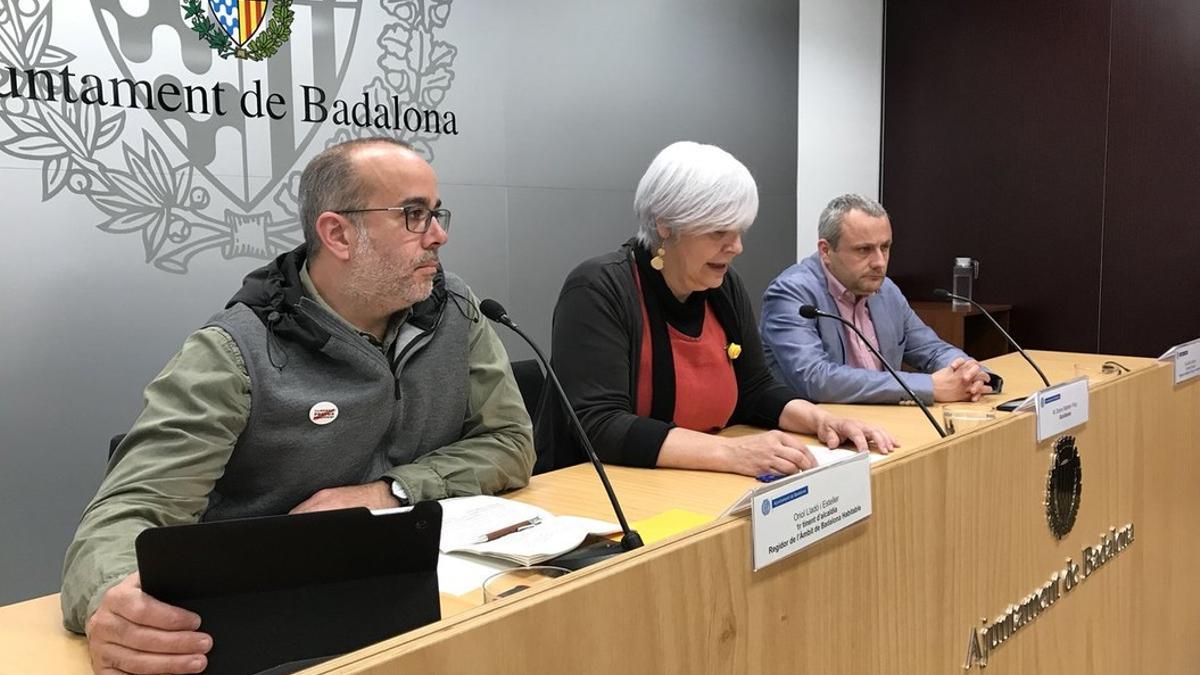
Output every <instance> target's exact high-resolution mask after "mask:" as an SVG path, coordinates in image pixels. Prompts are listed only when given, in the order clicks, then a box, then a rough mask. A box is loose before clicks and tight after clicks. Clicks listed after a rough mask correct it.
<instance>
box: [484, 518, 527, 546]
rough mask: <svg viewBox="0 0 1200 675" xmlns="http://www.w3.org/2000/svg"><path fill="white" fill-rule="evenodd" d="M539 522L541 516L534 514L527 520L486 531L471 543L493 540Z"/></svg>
mask: <svg viewBox="0 0 1200 675" xmlns="http://www.w3.org/2000/svg"><path fill="white" fill-rule="evenodd" d="M540 522H542V519H541V517H539V516H535V517H533V518H530V519H529V520H522V521H521V522H519V523H513V524H512V525H509V526H508V527H502V528H500V529H498V530H496V531H495V532H488V533H487V534H485V535H483V536H482V537H479V538H478V539H476V540H475V541H473V542H471V543H472V544H486V543H487V542H489V541H495V540H497V539H499V538H500V537H503V536H506V535H510V534H512V533H513V532H520V531H521V530H528V529H529V528H531V527H533V526H534V525H537V524H538V523H540Z"/></svg>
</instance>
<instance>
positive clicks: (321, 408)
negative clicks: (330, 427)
mask: <svg viewBox="0 0 1200 675" xmlns="http://www.w3.org/2000/svg"><path fill="white" fill-rule="evenodd" d="M337 416H338V407H337V406H336V405H334V404H332V403H330V402H329V401H321V402H320V403H318V404H316V405H314V406H313V407H312V408H309V410H308V419H309V420H311V421H312V423H313V424H317V425H325V424H329V423H330V422H332V421H334V420H336V419H337Z"/></svg>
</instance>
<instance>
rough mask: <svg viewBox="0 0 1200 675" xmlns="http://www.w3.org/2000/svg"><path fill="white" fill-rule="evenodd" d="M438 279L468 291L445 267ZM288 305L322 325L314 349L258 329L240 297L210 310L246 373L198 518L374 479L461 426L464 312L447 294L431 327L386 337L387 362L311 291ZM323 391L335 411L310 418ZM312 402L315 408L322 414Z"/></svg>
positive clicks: (258, 511)
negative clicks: (240, 424) (223, 454)
mask: <svg viewBox="0 0 1200 675" xmlns="http://www.w3.org/2000/svg"><path fill="white" fill-rule="evenodd" d="M446 287H447V289H448V290H450V291H453V292H456V293H458V294H459V295H462V296H469V295H470V291H469V290H468V289H467V286H466V284H464V283H463V282H462V280H461V279H459V278H458V277H456V276H453V275H451V274H447V275H446ZM458 302H459V304H462V306H463V307H464V309H467V304H466V302H465V301H463V300H461V299H460V300H459V301H458ZM297 310H298V311H300V312H304V313H305V314H306V315H307V316H309V317H311V318H312V319H314V320H315V321H317V322H319V323H320V325H321V327H323V328H324V329H325V330H327V331H329V333H330V335H331V337H330V338H329V341H328V342H327V343H326V345H325V347H324V348H322V349H321V350H319V351H316V350H312V349H309V348H308V347H305V346H303V345H300V344H297V343H295V342H291V341H287V340H284V339H281V338H279V337H277V336H276V335H273V334H268V332H267V327H266V326H265V325H263V323H262V321H260V320H259V319H258V317H256V316H255V315H254V313H253V312H252V311H251V310H250V309H249V308H248V307H246V306H245V305H241V304H238V305H234V306H233V307H230V308H229V309H227V310H225V311H223V312H220V313H218V314H217V315H216V316H214V317H213V318H212V319H210V320H209V323H208V325H210V326H217V327H219V328H222V329H224V330H225V331H226V332H228V333H229V334H230V335H231V336H232V337H233V339H234V341H235V342H236V343H237V346H238V348H239V349H240V350H241V353H242V358H243V359H244V360H245V362H246V370H247V371H248V372H249V374H250V418H249V420H248V421H247V423H246V428H245V430H244V431H242V434H241V436H239V437H238V441H237V444H236V445H235V446H234V448H233V454H232V456H231V457H230V458H229V462H228V464H227V465H226V466H225V473H224V475H223V476H222V477H221V478H220V479H219V480H218V481H217V484H216V486H215V487H214V488H213V491H212V493H211V494H210V496H209V501H208V510H207V511H206V512H205V513H204V515H203V516H202V520H222V519H226V518H240V517H247V516H261V515H270V514H280V513H287V512H288V511H289V510H290V509H291V508H292V507H294V506H296V505H297V504H299V503H300V502H302V501H304V500H305V499H307V498H309V497H310V496H312V494H313V493H315V492H317V491H318V490H321V489H323V488H327V487H339V486H343V485H360V484H363V483H367V482H370V481H373V480H378V479H379V478H380V477H381V476H382V475H383V474H384V472H386V471H387V470H388V469H390V468H391V467H394V466H399V465H402V464H408V463H410V462H412V461H413V460H414V459H416V458H418V457H420V456H421V455H424V454H426V453H429V452H431V451H433V450H436V449H437V448H439V447H442V446H444V445H448V444H450V443H454V442H456V441H458V440H459V439H460V437H461V435H462V427H463V422H464V420H465V419H466V415H467V406H468V397H469V394H470V381H469V363H468V359H467V356H468V349H469V345H468V338H469V335H470V332H471V320H470V319H468V318H466V317H465V316H463V313H462V312H461V311H459V309H458V306H456V303H455V300H454V299H453V298H449V299H447V301H446V303H445V305H444V306H443V307H442V311H441V317H440V319H439V320H438V321H437V323H436V325H435V326H434V328H432V329H431V330H428V331H425V332H422V333H420V334H419V335H418V336H417V337H415V338H414V339H412V340H411V341H408V343H407V344H397V346H396V350H395V354H394V355H393V358H392V359H391V361H392V362H391V363H389V359H388V357H387V356H385V355H384V354H383V352H382V351H380V350H379V348H377V347H375V346H373V345H372V344H371V343H369V342H368V341H367V340H366V339H365V338H363V337H362V336H361V335H358V334H357V333H355V332H354V331H353V330H350V329H349V328H348V327H347V326H346V325H345V324H343V323H342V322H341V321H339V320H338V319H337V318H336V317H334V316H333V315H331V314H330V313H329V312H328V310H326V309H324V308H323V307H321V306H320V305H319V304H317V303H316V302H315V301H313V300H311V299H309V298H304V299H303V300H301V301H300V303H299V305H298V307H297ZM474 315H475V316H476V317H478V313H475V314H474ZM477 320H482V319H478V318H477ZM406 328H409V327H407V326H406ZM400 342H401V343H403V340H401V341H400ZM326 402H328V403H332V404H334V405H335V406H336V407H337V417H336V418H335V419H334V420H333V421H332V422H330V423H328V424H317V423H315V422H313V421H312V420H311V419H310V411H312V409H313V406H314V405H316V404H318V403H326ZM323 407H324V408H325V409H326V411H325V413H324V415H318V417H319V418H320V417H322V416H326V417H327V416H328V406H323Z"/></svg>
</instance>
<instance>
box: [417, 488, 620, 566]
mask: <svg viewBox="0 0 1200 675" xmlns="http://www.w3.org/2000/svg"><path fill="white" fill-rule="evenodd" d="M440 503H441V505H442V536H441V544H440V548H441V550H442V553H473V554H475V555H482V556H488V557H492V558H500V559H503V560H509V561H512V562H515V563H517V564H519V565H536V564H538V563H540V562H543V561H545V560H549V559H551V558H555V557H557V556H560V555H562V554H563V553H566V552H567V551H571V550H573V549H575V548H576V547H577V546H579V545H580V544H581V543H583V540H584V539H586V538H587V536H588V535H589V534H595V535H608V534H613V533H616V532H620V531H621V528H619V527H617V526H616V525H614V524H612V523H606V522H604V521H600V520H593V519H591V518H582V517H579V516H556V515H554V514H552V513H550V512H549V511H546V510H545V509H541V508H538V507H536V506H532V505H530V504H525V503H522V502H518V501H514V500H511V499H503V498H500V497H488V496H483V495H481V496H477V497H455V498H453V499H443V500H441V502H440ZM535 519H536V520H537V524H535V525H530V526H527V527H525V529H522V530H520V531H517V532H513V533H511V534H506V535H503V536H500V537H498V538H495V539H493V540H492V541H482V539H484V538H485V537H486V536H487V535H488V534H489V533H495V532H498V531H502V530H504V529H507V528H510V527H512V526H513V525H516V524H518V523H526V522H528V521H532V520H535Z"/></svg>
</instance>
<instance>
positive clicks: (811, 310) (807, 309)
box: [800, 305, 946, 438]
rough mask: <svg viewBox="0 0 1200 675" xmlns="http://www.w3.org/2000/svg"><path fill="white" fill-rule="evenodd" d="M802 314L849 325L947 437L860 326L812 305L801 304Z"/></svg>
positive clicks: (926, 408)
mask: <svg viewBox="0 0 1200 675" xmlns="http://www.w3.org/2000/svg"><path fill="white" fill-rule="evenodd" d="M800 316H802V317H804V318H806V319H815V318H817V317H821V318H824V319H833V320H834V321H837V322H839V323H842V324H844V325H846V326H848V327H849V328H850V330H852V331H854V334H855V335H857V336H858V338H859V339H860V340H862V343H863V344H864V345H866V346H867V349H870V350H871V353H872V354H874V355H875V358H877V359H879V362H880V363H882V364H883V367H884V368H887V371H888V372H889V373H891V374H892V377H893V378H894V379H895V380H896V382H897V383H898V384H899V385H900V387H901V388H903V389H904V391H905V393H907V394H908V397H909V398H911V399H912V400H913V403H916V404H917V407H918V408H920V409H921V412H923V413H925V417H926V418H928V419H929V423H930V424H932V425H933V428H934V429H937V432H938V435H939V436H941V437H942V438H945V437H946V430H945V429H943V428H942V425H940V424H938V421H937V420H935V419H934V418H933V414H932V413H930V412H929V408H928V407H927V406H926V405H925V404H924V403H923V402H922V401H921V399H919V398H917V395H916V394H914V393H913V390H912V389H909V388H908V385H907V384H905V383H904V380H902V379H900V376H899V375H897V374H896V371H895V370H894V369H893V368H892V367H891V366H890V365H889V364H888V362H887V360H886V359H884V358H883V354H880V353H879V350H878V349H875V345H872V344H871V341H870V340H868V339H867V336H865V335H863V334H862V331H860V330H859V329H858V326H855V325H854V324H852V323H850V322H849V321H847V320H845V319H843V318H842V317H840V316H836V315H833V314H830V313H828V312H822V311H821V310H819V309H817V308H816V307H813V306H812V305H801V306H800Z"/></svg>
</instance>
